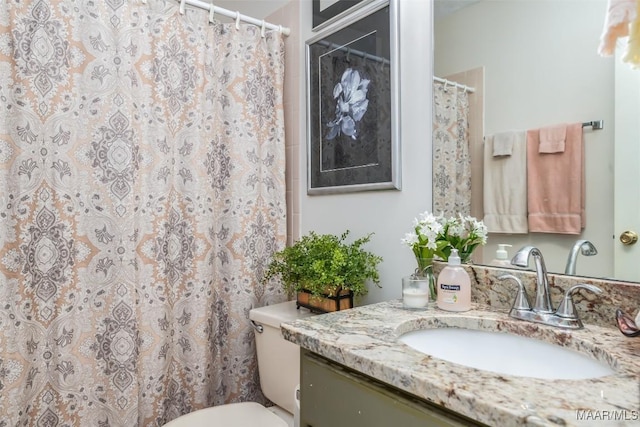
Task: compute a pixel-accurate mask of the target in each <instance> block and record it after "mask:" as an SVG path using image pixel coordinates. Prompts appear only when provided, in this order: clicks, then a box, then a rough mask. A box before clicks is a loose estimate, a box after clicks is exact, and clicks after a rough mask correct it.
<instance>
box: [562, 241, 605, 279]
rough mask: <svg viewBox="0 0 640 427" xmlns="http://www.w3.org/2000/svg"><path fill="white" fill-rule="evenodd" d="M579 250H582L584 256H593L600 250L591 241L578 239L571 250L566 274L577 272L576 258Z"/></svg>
mask: <svg viewBox="0 0 640 427" xmlns="http://www.w3.org/2000/svg"><path fill="white" fill-rule="evenodd" d="M578 252H581V253H582V255H584V256H593V255H597V254H598V250H597V249H596V247H595V246H594V245H593V243H591V242H590V241H588V240H578V241H576V242H575V243H574V244H573V247H572V248H571V251H570V252H569V257H568V258H567V266H566V267H565V269H564V274H570V275H575V274H576V260H577V259H578Z"/></svg>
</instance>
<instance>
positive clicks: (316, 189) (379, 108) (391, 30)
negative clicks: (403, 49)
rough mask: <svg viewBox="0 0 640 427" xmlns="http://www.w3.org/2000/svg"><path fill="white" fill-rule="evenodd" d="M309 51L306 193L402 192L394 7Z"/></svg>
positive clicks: (385, 4) (383, 7) (364, 17)
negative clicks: (389, 190) (387, 190)
mask: <svg viewBox="0 0 640 427" xmlns="http://www.w3.org/2000/svg"><path fill="white" fill-rule="evenodd" d="M352 18H353V19H350V20H348V21H349V22H345V23H344V24H342V25H340V26H337V27H336V28H330V29H327V31H325V32H323V33H319V34H318V35H317V36H315V37H314V38H312V39H310V40H308V41H307V43H306V57H307V171H308V173H307V193H308V194H327V193H344V192H354V191H368V190H386V189H395V190H399V189H400V188H401V185H400V141H399V132H398V117H399V102H398V93H399V90H398V89H399V84H398V48H397V41H398V37H397V10H396V2H395V1H393V0H391V1H389V0H386V1H376V2H371V3H369V4H367V6H365V7H363V8H361V9H358V11H357V12H355V13H354V14H353V15H352Z"/></svg>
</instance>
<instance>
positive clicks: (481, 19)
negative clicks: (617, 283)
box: [434, 0, 614, 277]
mask: <svg viewBox="0 0 640 427" xmlns="http://www.w3.org/2000/svg"><path fill="white" fill-rule="evenodd" d="M605 11H606V0H589V1H585V0H564V1H558V0H535V1H518V2H505V1H482V2H479V3H476V4H475V5H472V6H470V7H468V8H466V9H463V10H461V11H459V12H458V13H456V14H455V15H451V16H449V17H447V18H445V19H443V20H441V21H439V22H438V23H437V24H436V26H435V31H436V32H435V51H436V57H435V65H434V67H435V72H436V74H437V75H448V74H451V73H457V72H461V71H464V70H468V69H471V68H476V67H483V68H484V78H485V82H484V101H485V105H484V107H485V109H484V128H485V133H486V134H492V133H495V132H499V131H506V130H516V129H523V130H526V129H533V128H537V127H540V126H545V125H552V124H556V123H563V122H568V123H569V122H583V121H590V120H604V123H605V128H604V129H603V130H598V131H591V130H590V129H586V130H585V133H584V136H585V138H584V144H585V146H584V148H585V153H586V166H585V168H586V186H587V195H586V211H587V227H586V228H585V229H584V231H583V233H582V235H581V236H562V235H551V234H541V233H536V234H530V235H527V236H524V237H519V236H516V235H491V237H490V238H489V243H488V245H487V247H486V248H485V250H484V261H485V262H489V261H490V260H491V259H492V258H493V257H494V256H495V250H496V249H497V244H498V243H509V244H512V245H513V248H512V249H511V255H513V251H515V250H517V249H518V248H519V247H521V246H523V245H525V244H532V245H534V246H537V247H539V248H540V249H541V250H542V253H543V254H544V256H545V261H546V263H547V267H548V269H549V270H550V271H556V272H557V271H564V267H565V263H566V259H567V254H568V253H569V249H570V248H571V246H572V244H573V242H575V240H576V239H580V238H586V239H589V240H590V241H592V242H593V243H594V244H595V245H596V247H597V248H598V250H599V254H598V255H597V256H595V257H592V258H589V259H588V261H587V260H586V259H584V258H582V259H579V260H578V264H577V272H578V274H580V275H587V276H590V275H593V276H599V277H602V276H611V275H612V273H613V244H614V241H613V239H612V235H613V175H612V170H613V94H614V91H613V59H611V58H601V57H599V56H598V55H597V46H598V43H599V36H600V32H601V30H602V23H603V19H604V12H605ZM541 30H542V31H541ZM531 34H536V35H535V36H532V35H531Z"/></svg>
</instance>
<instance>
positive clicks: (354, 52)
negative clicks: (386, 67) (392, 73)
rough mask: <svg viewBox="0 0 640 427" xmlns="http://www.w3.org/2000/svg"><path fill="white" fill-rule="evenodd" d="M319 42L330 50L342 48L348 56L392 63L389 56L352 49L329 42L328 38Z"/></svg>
mask: <svg viewBox="0 0 640 427" xmlns="http://www.w3.org/2000/svg"><path fill="white" fill-rule="evenodd" d="M317 43H318V44H319V45H321V46H324V47H327V48H329V50H331V51H334V50H340V51H343V52H346V53H347V56H349V55H355V56H359V57H360V58H364V59H370V60H372V61H375V62H381V63H383V64H390V63H391V62H390V61H389V60H388V59H387V58H382V57H380V56H376V55H372V54H370V53H367V52H363V51H361V50H357V49H351V48H350V47H346V46H345V45H340V44H337V43H333V42H329V41H326V40H319V41H318V42H317Z"/></svg>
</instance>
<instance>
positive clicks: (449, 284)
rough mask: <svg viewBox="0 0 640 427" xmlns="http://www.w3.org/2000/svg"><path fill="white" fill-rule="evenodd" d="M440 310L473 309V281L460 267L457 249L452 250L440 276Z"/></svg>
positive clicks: (438, 285) (438, 286) (438, 287)
mask: <svg viewBox="0 0 640 427" xmlns="http://www.w3.org/2000/svg"><path fill="white" fill-rule="evenodd" d="M437 289H438V308H440V309H442V310H446V311H467V310H470V309H471V279H469V274H467V271H466V270H465V269H464V268H462V266H460V256H458V250H457V249H455V248H454V249H451V255H449V262H448V263H447V265H446V266H445V267H444V268H443V269H442V271H441V272H440V274H438V284H437Z"/></svg>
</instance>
